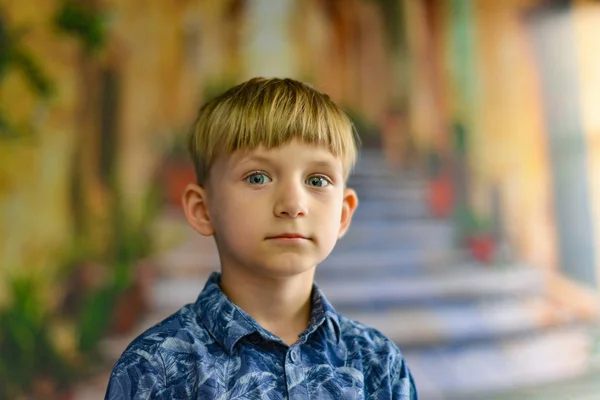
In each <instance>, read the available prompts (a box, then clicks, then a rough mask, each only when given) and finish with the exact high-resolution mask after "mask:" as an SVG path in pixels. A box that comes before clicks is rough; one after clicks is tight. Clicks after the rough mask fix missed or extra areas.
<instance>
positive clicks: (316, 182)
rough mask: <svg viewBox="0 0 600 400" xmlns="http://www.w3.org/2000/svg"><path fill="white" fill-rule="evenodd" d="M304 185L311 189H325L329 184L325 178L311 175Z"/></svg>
mask: <svg viewBox="0 0 600 400" xmlns="http://www.w3.org/2000/svg"><path fill="white" fill-rule="evenodd" d="M306 184H307V185H309V186H312V187H325V186H329V185H330V184H331V182H329V180H328V179H327V178H325V177H324V176H321V175H313V176H311V177H310V178H308V179H307V180H306Z"/></svg>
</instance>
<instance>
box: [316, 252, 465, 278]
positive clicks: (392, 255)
mask: <svg viewBox="0 0 600 400" xmlns="http://www.w3.org/2000/svg"><path fill="white" fill-rule="evenodd" d="M466 259H467V254H466V253H465V252H464V251H462V250H456V249H439V248H437V249H428V250H427V251H425V250H423V249H420V248H417V247H410V248H386V249H381V250H380V249H372V248H367V249H357V248H356V247H352V248H350V249H348V248H346V249H344V248H343V247H341V246H340V247H336V248H334V249H333V252H332V253H331V254H330V255H329V257H327V258H326V259H325V260H324V261H323V262H322V263H321V264H319V266H318V267H317V272H316V276H317V277H318V278H323V279H327V278H333V279H339V278H340V276H342V275H343V276H344V278H345V279H368V278H371V277H372V278H374V279H381V278H382V277H389V276H405V275H414V274H427V273H431V272H432V271H439V270H443V269H450V268H451V267H452V268H453V267H454V266H455V265H460V264H461V263H464V262H465V260H466Z"/></svg>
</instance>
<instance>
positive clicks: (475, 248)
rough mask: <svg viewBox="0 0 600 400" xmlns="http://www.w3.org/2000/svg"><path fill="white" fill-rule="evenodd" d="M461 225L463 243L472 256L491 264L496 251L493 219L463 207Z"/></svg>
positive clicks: (460, 215)
mask: <svg viewBox="0 0 600 400" xmlns="http://www.w3.org/2000/svg"><path fill="white" fill-rule="evenodd" d="M459 225H460V233H461V238H462V242H463V245H465V246H466V247H467V248H468V250H469V253H470V254H471V256H472V257H473V258H474V259H475V260H477V261H479V262H482V263H485V264H490V263H491V262H492V261H493V260H494V255H495V251H496V243H495V240H494V227H493V223H492V222H491V220H489V219H487V218H484V217H481V216H480V215H477V214H476V213H474V212H473V211H472V210H470V209H468V208H465V207H463V208H462V209H461V210H460V211H459Z"/></svg>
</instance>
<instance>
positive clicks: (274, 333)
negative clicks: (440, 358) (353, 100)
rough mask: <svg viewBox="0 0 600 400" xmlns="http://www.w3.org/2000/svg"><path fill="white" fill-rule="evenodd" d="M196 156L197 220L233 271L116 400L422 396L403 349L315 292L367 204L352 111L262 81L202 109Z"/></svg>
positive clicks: (162, 333) (295, 86) (140, 346)
mask: <svg viewBox="0 0 600 400" xmlns="http://www.w3.org/2000/svg"><path fill="white" fill-rule="evenodd" d="M189 148H190V152H191V155H192V158H193V161H194V166H195V169H196V175H197V184H189V185H188V186H187V187H186V189H185V191H184V193H183V199H182V202H183V208H184V211H185V216H186V218H187V220H188V222H189V223H190V225H191V226H192V227H193V228H194V229H195V230H196V231H198V232H199V233H200V234H201V235H206V236H214V238H215V241H216V244H217V248H218V252H219V258H220V263H221V272H220V273H216V272H215V273H213V274H212V276H211V277H210V278H209V280H208V282H207V283H206V286H205V287H204V289H203V291H202V292H201V293H200V296H199V297H198V299H197V301H196V302H195V303H194V304H188V305H186V306H185V307H183V308H182V309H181V310H179V311H178V312H177V313H175V314H173V315H172V316H170V317H169V318H167V319H166V320H164V321H163V322H161V323H159V324H158V325H156V326H154V327H152V328H151V329H149V330H148V331H146V332H145V333H143V334H142V335H141V336H140V337H138V338H137V339H136V340H135V341H134V342H133V343H131V344H130V345H129V347H128V348H127V349H126V350H125V352H124V353H123V355H122V356H121V358H120V360H119V361H118V362H117V364H116V366H115V368H114V370H113V372H112V375H111V378H110V382H109V386H108V390H107V393H106V399H109V400H117V399H134V398H135V399H232V398H235V399H302V400H304V399H334V400H339V399H366V398H368V399H402V400H412V399H416V398H417V394H416V390H415V386H414V381H413V379H412V376H411V374H410V371H409V369H408V367H407V366H406V364H405V362H404V360H403V358H402V354H401V353H400V351H399V350H398V348H397V347H396V346H395V345H394V344H393V343H392V342H391V341H390V340H388V339H387V338H386V337H385V336H383V335H382V334H381V333H379V332H378V331H376V330H374V329H372V328H369V327H367V326H365V325H362V324H360V323H358V322H355V321H352V320H350V319H347V318H345V317H343V316H341V315H339V314H337V313H336V311H335V310H334V309H333V308H332V306H331V305H330V304H329V303H328V302H327V300H326V298H325V297H324V296H323V294H322V293H321V291H320V290H319V288H318V287H317V286H316V285H315V284H314V283H313V277H314V273H315V267H316V265H317V264H319V263H320V262H321V261H323V260H324V259H325V257H327V255H329V253H330V252H331V251H332V249H333V247H334V245H335V243H336V241H337V239H338V238H340V237H341V236H342V235H344V233H345V232H346V230H347V229H348V227H349V226H350V220H351V218H352V214H353V212H354V210H355V209H356V207H357V205H358V199H357V196H356V193H355V192H354V191H353V190H352V189H349V188H347V187H346V186H345V183H346V179H347V178H348V175H349V173H350V171H351V169H352V167H353V164H354V161H355V158H356V152H357V150H356V144H355V141H354V135H353V130H352V125H351V123H350V121H349V119H348V118H347V116H346V115H345V114H344V112H343V111H342V110H341V109H340V108H339V107H338V106H336V105H335V104H334V103H333V102H332V101H331V100H330V98H329V97H328V96H326V95H324V94H321V93H319V92H317V91H316V90H314V89H312V88H310V87H309V86H307V85H305V84H303V83H300V82H297V81H294V80H291V79H283V80H282V79H263V78H255V79H251V80H250V81H248V82H245V83H242V84H240V85H238V86H236V87H234V88H232V89H230V90H229V91H227V92H226V93H224V94H223V95H221V96H219V97H217V98H216V99H214V100H212V101H210V102H208V103H207V104H205V105H204V106H203V107H202V108H201V109H200V112H199V116H198V118H197V120H196V122H195V125H194V129H193V130H192V134H191V136H190V142H189Z"/></svg>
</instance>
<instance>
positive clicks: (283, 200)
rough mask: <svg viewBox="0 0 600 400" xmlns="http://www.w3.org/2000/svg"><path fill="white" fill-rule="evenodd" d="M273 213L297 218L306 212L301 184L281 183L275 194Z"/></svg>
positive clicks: (304, 195)
mask: <svg viewBox="0 0 600 400" xmlns="http://www.w3.org/2000/svg"><path fill="white" fill-rule="evenodd" d="M276 196H277V198H276V201H275V207H274V210H273V211H274V213H275V216H277V217H287V218H298V217H301V216H305V215H306V214H307V213H308V208H307V205H306V202H307V199H306V193H305V189H304V187H303V185H301V184H289V185H282V186H281V187H280V188H279V190H278V191H277V194H276Z"/></svg>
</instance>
